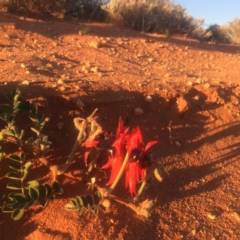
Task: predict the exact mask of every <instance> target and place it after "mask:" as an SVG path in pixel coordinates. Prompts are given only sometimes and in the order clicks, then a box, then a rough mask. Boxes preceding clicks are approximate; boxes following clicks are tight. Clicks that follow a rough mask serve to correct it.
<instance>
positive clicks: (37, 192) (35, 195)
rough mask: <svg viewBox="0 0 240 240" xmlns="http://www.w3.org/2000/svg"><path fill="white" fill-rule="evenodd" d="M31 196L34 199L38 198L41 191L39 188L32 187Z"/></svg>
mask: <svg viewBox="0 0 240 240" xmlns="http://www.w3.org/2000/svg"><path fill="white" fill-rule="evenodd" d="M29 196H30V197H31V199H32V200H35V201H36V200H38V198H39V191H38V189H37V188H34V187H31V188H30V189H29Z"/></svg>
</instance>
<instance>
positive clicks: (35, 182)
mask: <svg viewBox="0 0 240 240" xmlns="http://www.w3.org/2000/svg"><path fill="white" fill-rule="evenodd" d="M38 186H39V183H38V181H36V180H33V181H29V182H27V183H26V184H25V186H24V187H25V188H26V189H28V188H31V187H32V188H33V187H38Z"/></svg>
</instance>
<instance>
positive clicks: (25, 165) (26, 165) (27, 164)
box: [24, 162, 32, 170]
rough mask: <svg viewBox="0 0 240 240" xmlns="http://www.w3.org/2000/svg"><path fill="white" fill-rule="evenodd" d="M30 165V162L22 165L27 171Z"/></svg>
mask: <svg viewBox="0 0 240 240" xmlns="http://www.w3.org/2000/svg"><path fill="white" fill-rule="evenodd" d="M31 165H32V163H31V162H27V163H25V164H24V167H25V169H26V170H28V169H29V168H30V166H31Z"/></svg>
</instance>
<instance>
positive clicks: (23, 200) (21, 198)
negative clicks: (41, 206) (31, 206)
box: [14, 193, 28, 203]
mask: <svg viewBox="0 0 240 240" xmlns="http://www.w3.org/2000/svg"><path fill="white" fill-rule="evenodd" d="M14 199H15V200H16V201H17V202H18V203H26V202H27V201H28V199H27V197H26V196H25V195H24V194H21V193H16V194H15V195H14Z"/></svg>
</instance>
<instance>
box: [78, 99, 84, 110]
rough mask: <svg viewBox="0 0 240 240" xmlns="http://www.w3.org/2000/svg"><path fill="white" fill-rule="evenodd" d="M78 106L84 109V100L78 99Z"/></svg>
mask: <svg viewBox="0 0 240 240" xmlns="http://www.w3.org/2000/svg"><path fill="white" fill-rule="evenodd" d="M77 106H78V107H80V108H81V107H84V103H83V102H82V100H81V99H77Z"/></svg>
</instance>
